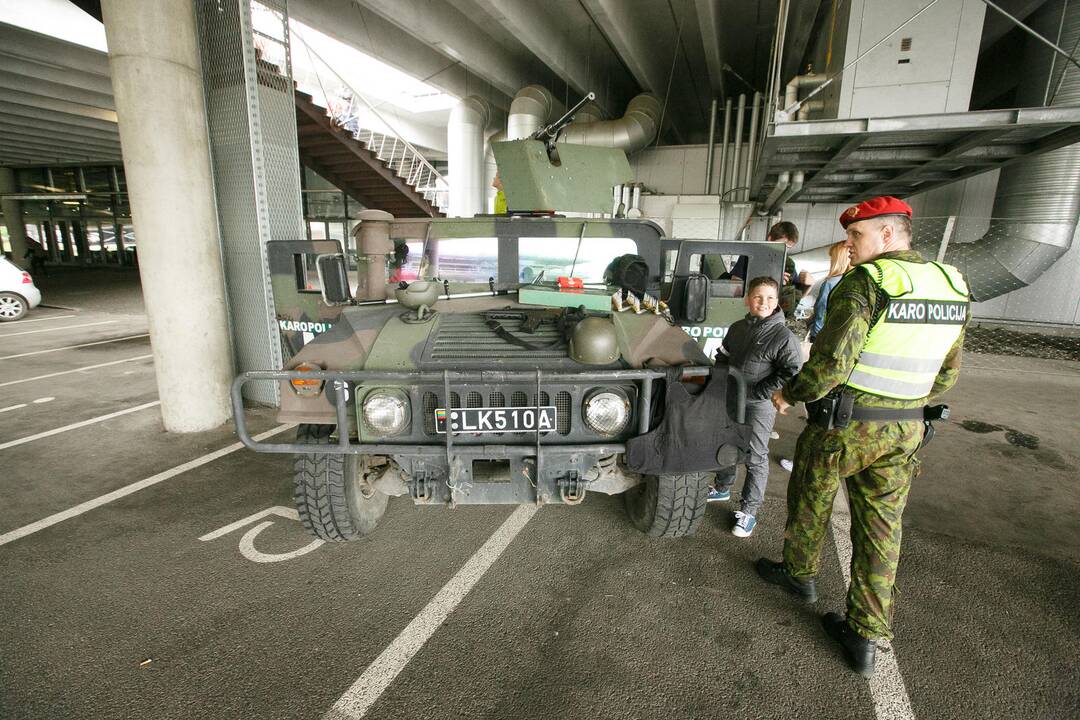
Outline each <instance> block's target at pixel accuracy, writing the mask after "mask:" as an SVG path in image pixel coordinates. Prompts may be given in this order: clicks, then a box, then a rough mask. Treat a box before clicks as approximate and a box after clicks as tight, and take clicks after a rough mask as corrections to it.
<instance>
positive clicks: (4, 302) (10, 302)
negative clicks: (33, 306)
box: [0, 296, 23, 318]
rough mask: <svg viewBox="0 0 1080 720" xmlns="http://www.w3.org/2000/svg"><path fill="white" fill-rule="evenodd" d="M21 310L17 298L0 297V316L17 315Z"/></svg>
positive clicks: (11, 316)
mask: <svg viewBox="0 0 1080 720" xmlns="http://www.w3.org/2000/svg"><path fill="white" fill-rule="evenodd" d="M22 311H23V305H22V303H21V302H20V301H19V300H18V298H13V297H11V296H3V297H0V317H6V318H14V317H19V315H20V314H21V313H22Z"/></svg>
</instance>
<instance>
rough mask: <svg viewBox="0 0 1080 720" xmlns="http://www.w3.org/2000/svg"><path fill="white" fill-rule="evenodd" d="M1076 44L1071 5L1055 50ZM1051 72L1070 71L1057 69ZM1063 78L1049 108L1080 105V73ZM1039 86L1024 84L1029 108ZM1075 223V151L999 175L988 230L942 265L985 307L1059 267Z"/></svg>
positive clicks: (1079, 16)
mask: <svg viewBox="0 0 1080 720" xmlns="http://www.w3.org/2000/svg"><path fill="white" fill-rule="evenodd" d="M1078 39H1080V3H1069V5H1068V8H1067V15H1066V17H1065V19H1064V24H1063V26H1062V29H1061V36H1060V40H1059V42H1058V44H1059V45H1060V46H1062V47H1066V48H1072V47H1076V45H1077V40H1078ZM1056 68H1058V69H1062V68H1068V65H1067V64H1063V63H1060V61H1059V62H1058V63H1057V64H1056ZM1062 72H1064V77H1063V78H1061V88H1060V90H1058V92H1057V94H1056V95H1055V96H1054V98H1053V100H1052V101H1051V102H1050V106H1051V107H1053V106H1056V105H1077V104H1080V71H1077V70H1075V69H1074V68H1068V70H1064V69H1062ZM1037 85H1039V83H1034V82H1029V83H1027V84H1026V87H1027V88H1029V91H1030V92H1034V93H1037V95H1036V97H1037V99H1036V100H1035V101H1034V102H1029V103H1027V104H1028V105H1041V104H1042V102H1043V99H1042V97H1038V96H1039V95H1041V94H1042V89H1041V88H1039V87H1036V86H1037ZM1021 99H1028V98H1021ZM1021 104H1024V103H1021ZM1078 216H1080V144H1077V145H1070V146H1069V147H1064V148H1061V149H1060V150H1055V151H1053V152H1050V153H1046V154H1044V155H1039V156H1037V157H1033V158H1031V159H1030V160H1024V161H1022V162H1019V163H1016V164H1014V165H1010V166H1008V167H1006V168H1003V169H1002V171H1001V177H1000V178H999V180H998V185H997V194H996V195H995V196H994V209H993V211H992V212H991V218H992V219H991V220H990V227H989V228H988V229H987V231H986V233H985V234H984V235H983V236H982V237H981V238H979V240H977V241H976V242H973V243H951V244H950V245H949V248H948V250H947V251H946V253H945V262H947V263H949V264H951V265H955V266H956V267H957V268H958V269H959V270H960V271H961V272H962V273H964V277H965V278H967V281H968V286H969V287H970V289H971V295H972V297H973V298H974V299H975V300H978V301H984V300H990V299H991V298H995V297H998V296H999V295H1004V294H1005V293H1009V292H1012V291H1013V290H1018V289H1020V288H1022V287H1025V286H1027V285H1030V284H1031V283H1033V282H1034V281H1035V280H1036V279H1038V277H1039V276H1040V275H1042V274H1043V273H1044V272H1046V270H1047V269H1049V267H1050V266H1051V265H1053V264H1054V263H1055V262H1057V260H1058V259H1059V258H1060V257H1061V256H1062V255H1064V254H1065V253H1066V252H1067V251H1068V250H1069V246H1070V245H1071V244H1072V238H1073V234H1074V233H1075V232H1076V223H1077V218H1078Z"/></svg>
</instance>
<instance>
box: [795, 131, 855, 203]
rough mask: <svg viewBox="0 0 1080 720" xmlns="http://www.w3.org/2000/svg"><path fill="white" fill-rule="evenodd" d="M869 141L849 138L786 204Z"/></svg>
mask: <svg viewBox="0 0 1080 720" xmlns="http://www.w3.org/2000/svg"><path fill="white" fill-rule="evenodd" d="M869 139H870V137H869V136H868V135H856V136H854V137H852V138H849V139H848V140H847V141H846V142H845V143H844V144H843V145H841V146H840V149H839V150H837V151H836V153H835V154H834V155H833V156H832V158H830V159H829V162H827V163H825V165H823V166H822V167H821V169H820V170H818V171H817V172H816V173H814V174H813V175H811V176H810V177H809V178H808V179H807V180H806V181H805V182H803V186H802V188H801V189H800V190H797V191H795V192H794V193H792V195H791V197H789V198H788V202H793V201H794V200H796V199H797V198H798V197H799V196H800V195H801V194H802V193H803V192H805V191H806V190H807V189H808V188H810V187H812V186H814V185H815V184H817V183H818V182H820V181H822V180H823V179H824V178H825V177H826V175H827V173H830V172H832V171H834V170H835V169H836V168H838V167H839V166H840V165H841V163H843V162H844V160H846V159H847V158H848V157H849V156H850V155H851V154H852V153H853V152H855V151H856V150H858V149H859V148H860V147H862V145H863V143H865V142H866V141H867V140H869Z"/></svg>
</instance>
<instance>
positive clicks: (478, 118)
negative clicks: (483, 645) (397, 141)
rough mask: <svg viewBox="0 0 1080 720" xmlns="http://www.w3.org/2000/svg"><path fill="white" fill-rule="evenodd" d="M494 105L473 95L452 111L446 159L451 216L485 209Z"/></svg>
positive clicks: (459, 215) (472, 213)
mask: <svg viewBox="0 0 1080 720" xmlns="http://www.w3.org/2000/svg"><path fill="white" fill-rule="evenodd" d="M490 117H491V106H490V105H488V102H487V101H486V100H484V98H482V97H480V96H478V95H470V96H468V97H466V98H463V99H462V100H461V101H460V102H459V103H458V104H457V105H455V106H454V108H453V109H452V110H451V111H450V121H449V123H448V124H447V126H446V158H447V164H448V165H449V175H450V177H449V178H448V179H447V181H448V183H449V185H450V213H449V215H450V217H472V216H473V215H476V214H477V213H482V212H484V206H485V202H484V201H485V199H486V197H487V187H486V184H485V183H484V128H486V127H487V124H488V119H489V118H490Z"/></svg>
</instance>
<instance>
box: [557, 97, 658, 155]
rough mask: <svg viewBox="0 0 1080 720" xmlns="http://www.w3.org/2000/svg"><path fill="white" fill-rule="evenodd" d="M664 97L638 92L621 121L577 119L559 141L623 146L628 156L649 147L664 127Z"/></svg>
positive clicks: (567, 127) (615, 146)
mask: <svg viewBox="0 0 1080 720" xmlns="http://www.w3.org/2000/svg"><path fill="white" fill-rule="evenodd" d="M661 109H662V105H661V103H660V100H659V99H658V98H657V97H656V96H655V95H652V94H650V93H642V94H641V95H638V96H637V97H635V98H634V99H633V100H631V101H630V103H629V104H628V105H627V106H626V114H625V115H623V116H622V117H621V118H618V119H617V120H597V121H593V122H580V121H578V122H573V123H571V124H570V125H568V126H566V129H564V130H563V131H562V133H561V134H560V135H559V142H561V143H574V144H577V145H595V146H598V147H614V148H620V149H622V150H623V151H625V152H626V154H627V155H630V154H632V153H635V152H637V151H638V150H642V149H644V148H646V147H648V145H649V143H651V142H652V141H653V139H654V138H655V137H656V133H657V132H658V131H659V130H660V113H661Z"/></svg>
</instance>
